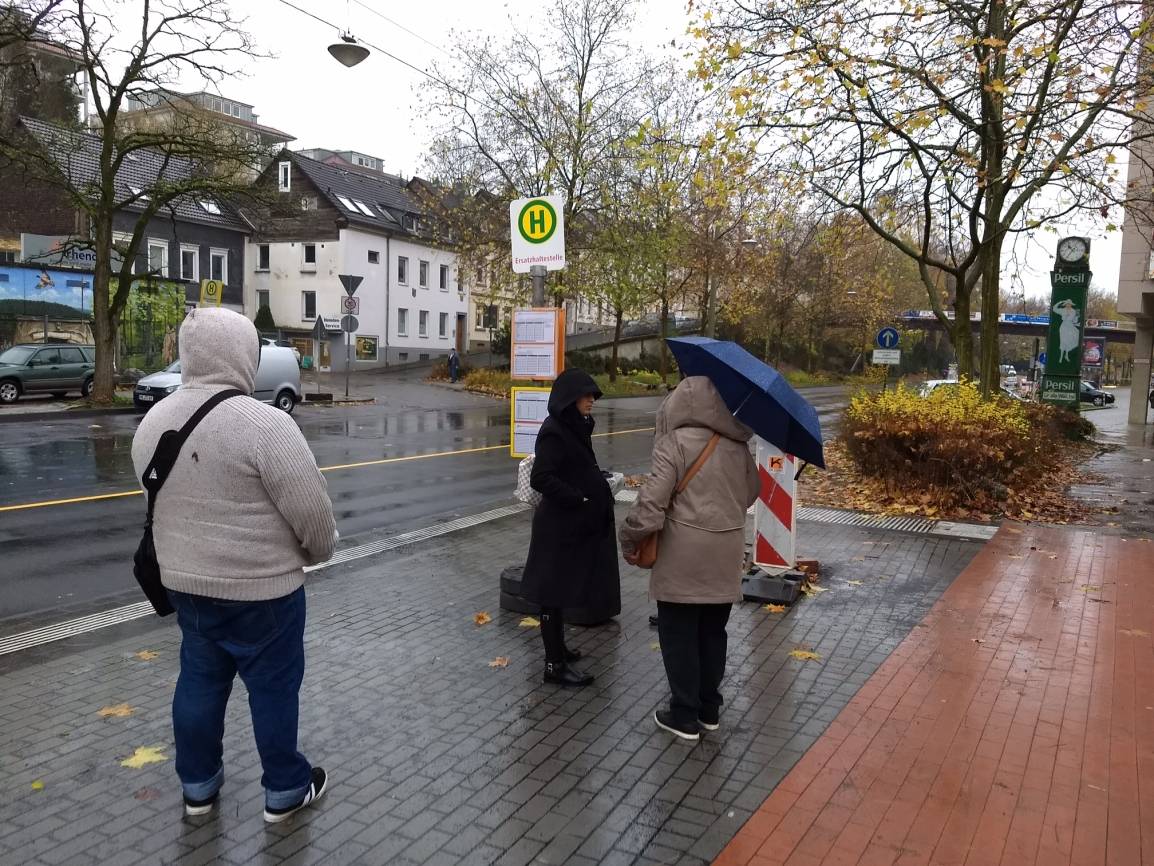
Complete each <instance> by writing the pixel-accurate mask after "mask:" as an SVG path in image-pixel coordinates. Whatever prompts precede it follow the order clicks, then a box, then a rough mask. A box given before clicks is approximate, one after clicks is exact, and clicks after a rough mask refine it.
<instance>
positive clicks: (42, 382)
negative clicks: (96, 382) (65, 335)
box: [0, 343, 96, 403]
mask: <svg viewBox="0 0 1154 866" xmlns="http://www.w3.org/2000/svg"><path fill="white" fill-rule="evenodd" d="M95 370H96V349H95V347H93V346H70V345H53V344H43V343H35V344H30V345H23V346H13V347H12V348H11V349H8V350H6V351H5V352H3V353H2V354H0V403H15V402H16V401H17V400H19V399H20V397H21V396H22V395H24V394H37V393H49V394H52V395H53V396H54V397H63V396H64V395H65V394H67V393H68V392H69V391H78V392H80V396H82V397H87V396H88V395H89V394H91V393H92V377H93V376H94V375H95Z"/></svg>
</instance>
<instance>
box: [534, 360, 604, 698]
mask: <svg viewBox="0 0 1154 866" xmlns="http://www.w3.org/2000/svg"><path fill="white" fill-rule="evenodd" d="M600 396H601V391H600V389H599V388H598V387H597V383H596V382H594V381H593V377H591V376H590V375H589V374H588V373H585V372H583V371H581V370H565V371H564V372H563V373H561V375H560V376H558V377H557V379H556V380H555V381H554V382H553V388H552V391H551V392H550V394H549V404H548V405H549V417H548V418H546V419H545V423H543V424H542V425H541V431H540V432H539V433H538V435H537V446H536V449H535V455H536V457H535V459H534V462H533V471H532V474H531V475H530V479H529V484H530V486H532V488H533V489H534V490H536V491H537V492H538V493H540V494H541V496H542V501H541V504H540V505H538V506H537V509H536V511H535V512H534V514H533V535H532V539H531V540H530V542H529V557H528V560H527V561H526V563H525V570H524V575H523V577H522V580H521V594H522V596H523V597H524V598H525V599H526V600H527V601H530V602H533V603H535V604H537V605H539V606H540V607H541V639H542V641H543V642H544V644H545V682H547V683H556V684H558V685H562V686H585V685H588V684H589V683H591V682H593V677H592V675H590V674H587V673H584V672H582V671H580V670H578V669H576V668H574V667H573V666H572V664H573V662H575V661H577V660H578V659H579V658H580V657H581V654H580V653H579V652H578V651H576V650H571V649H568V648H567V647H566V646H565V626H564V622H563V618H562V617H563V613H562V612H563V610H564V609H565V608H581V607H597V608H602V609H606V610H609V611H612V613H611V614H610V615H611V616H616V615H617V614H619V613H620V612H621V579H620V574H619V571H618V565H617V539H616V535H615V532H614V529H615V527H614V516H613V502H614V500H613V493H612V491H611V490H610V489H609V484H608V482H607V481H606V480H605V476H604V475H602V473H601V468H600V467H599V466H598V465H597V458H596V456H595V455H594V453H593V439H592V436H593V428H594V421H593V415H592V413H593V403H594V401H595V400H597V399H598V398H599V397H600Z"/></svg>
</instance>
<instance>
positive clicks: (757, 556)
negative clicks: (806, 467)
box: [753, 437, 797, 573]
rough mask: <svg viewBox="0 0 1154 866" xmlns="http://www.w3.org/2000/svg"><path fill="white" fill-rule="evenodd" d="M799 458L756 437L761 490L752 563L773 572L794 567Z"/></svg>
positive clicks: (756, 511) (755, 515)
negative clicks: (797, 461)
mask: <svg viewBox="0 0 1154 866" xmlns="http://www.w3.org/2000/svg"><path fill="white" fill-rule="evenodd" d="M795 463H796V459H795V458H794V457H793V456H792V455H789V454H786V453H784V452H783V451H781V450H780V449H778V448H777V447H776V446H773V445H770V444H769V443H768V442H766V441H765V440H764V439H761V438H760V437H758V438H757V468H758V475H760V476H761V490H760V492H759V493H758V497H757V501H756V502H755V503H753V507H754V511H753V530H754V546H753V561H754V564H755V565H759V566H761V567H762V568H763V569H765V570H766V571H769V572H770V573H780V572H782V571H787V570H789V569H791V568H793V566H794V564H795V563H796V561H797V557H796V555H795V547H796V540H797V538H796V533H797V473H796V472H795V471H794V465H795Z"/></svg>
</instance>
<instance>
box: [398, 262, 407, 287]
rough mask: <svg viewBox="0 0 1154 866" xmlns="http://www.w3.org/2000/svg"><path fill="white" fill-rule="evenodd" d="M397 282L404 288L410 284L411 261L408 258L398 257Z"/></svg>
mask: <svg viewBox="0 0 1154 866" xmlns="http://www.w3.org/2000/svg"><path fill="white" fill-rule="evenodd" d="M397 282H398V283H400V284H401V285H402V286H407V285H408V284H409V259H408V257H407V256H397Z"/></svg>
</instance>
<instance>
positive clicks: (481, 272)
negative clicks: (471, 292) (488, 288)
mask: <svg viewBox="0 0 1154 866" xmlns="http://www.w3.org/2000/svg"><path fill="white" fill-rule="evenodd" d="M477 285H478V286H483V285H485V268H484V266H483V265H477Z"/></svg>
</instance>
